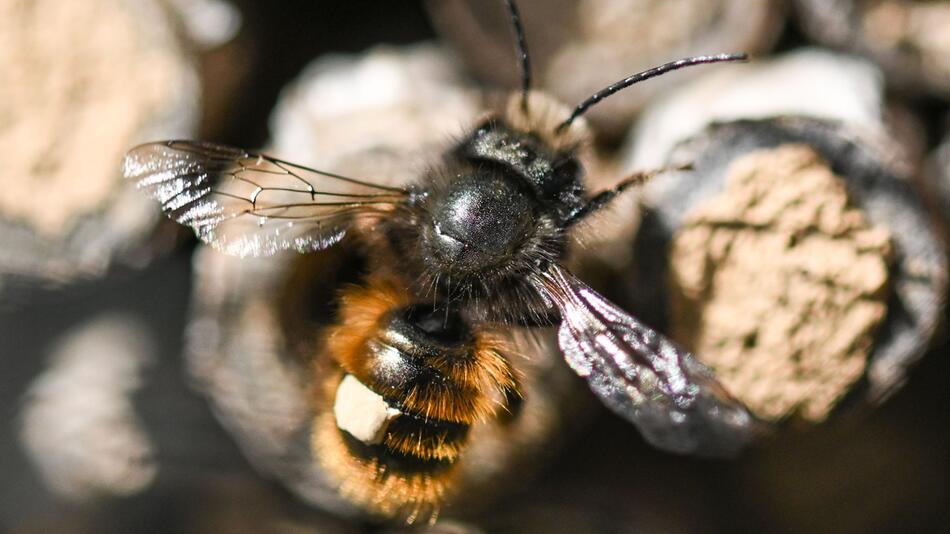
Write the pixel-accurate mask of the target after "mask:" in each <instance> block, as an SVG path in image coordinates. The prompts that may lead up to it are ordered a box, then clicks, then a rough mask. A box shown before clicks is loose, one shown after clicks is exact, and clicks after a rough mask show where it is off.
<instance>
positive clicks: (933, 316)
mask: <svg viewBox="0 0 950 534" xmlns="http://www.w3.org/2000/svg"><path fill="white" fill-rule="evenodd" d="M749 158H753V159H751V160H750V159H749ZM670 159H671V161H675V162H680V163H682V162H686V161H691V162H693V165H694V167H695V170H694V171H691V172H684V173H677V174H673V175H669V176H665V177H662V178H660V179H657V180H656V181H655V182H653V183H651V184H649V185H648V186H647V188H646V190H645V197H646V201H647V203H648V204H649V205H650V206H651V209H650V210H649V212H648V213H647V214H646V215H645V217H644V220H643V222H642V225H641V229H640V233H639V235H638V238H637V241H636V244H635V247H634V250H635V254H634V257H635V258H636V259H635V264H636V267H635V276H634V277H633V278H634V279H635V283H634V284H633V285H632V289H631V294H632V295H633V298H632V304H631V306H633V308H634V309H639V310H649V311H650V319H651V320H653V321H655V322H656V323H657V324H661V325H664V326H665V327H666V328H668V329H669V330H670V331H671V332H672V333H673V335H674V337H675V338H676V339H678V341H680V342H682V343H684V344H686V345H687V346H693V348H694V349H696V350H697V352H698V356H699V357H700V358H701V359H703V360H704V361H706V362H707V363H709V364H710V365H712V366H713V367H714V368H715V369H716V370H717V372H718V375H719V378H720V379H721V380H723V381H724V383H725V384H726V386H727V387H730V388H731V392H732V393H733V394H734V395H736V396H737V397H738V398H740V399H743V400H745V401H746V402H748V403H749V404H750V406H751V407H752V409H753V410H754V411H756V413H758V414H759V415H760V416H762V417H764V418H766V419H771V420H776V421H777V420H781V419H783V418H786V417H788V416H790V415H794V416H797V417H799V418H801V419H805V420H809V421H812V422H817V421H821V420H823V419H824V418H825V417H827V416H828V415H829V414H830V413H831V412H832V411H833V409H834V406H835V404H836V403H837V402H838V401H839V400H840V399H842V398H844V397H846V396H847V397H849V398H850V399H851V400H852V401H853V402H852V403H851V404H852V405H863V406H868V405H873V404H876V403H879V402H881V401H882V400H884V399H885V398H887V397H888V396H889V395H891V394H893V392H894V391H896V390H897V389H899V388H900V387H901V386H902V385H903V383H904V382H905V381H906V379H907V374H908V372H909V371H910V369H911V368H912V367H913V365H914V364H915V363H916V362H917V360H918V359H919V358H920V357H921V356H922V355H923V354H924V352H925V351H926V350H927V348H928V347H929V345H930V342H931V339H932V337H933V335H934V332H935V331H936V329H937V326H938V324H939V322H940V320H941V318H942V311H943V307H944V304H945V302H944V301H945V295H946V285H947V262H946V257H945V254H944V250H943V248H942V247H941V244H940V243H939V241H938V240H937V237H936V235H935V232H934V228H933V227H932V225H931V221H930V219H929V216H928V214H927V212H926V210H925V209H924V207H923V205H922V203H921V201H920V199H919V198H918V196H917V194H916V192H915V190H914V189H913V187H912V186H911V184H910V183H909V181H908V179H907V178H906V177H905V176H902V175H901V174H899V173H898V172H897V171H895V169H894V167H893V166H891V165H890V164H889V162H890V161H893V160H891V159H889V158H888V151H887V143H886V141H882V140H881V139H880V138H876V137H875V136H869V135H867V133H866V132H861V131H859V130H856V129H855V128H851V127H848V126H843V125H841V124H839V123H832V122H827V121H821V120H817V119H807V118H793V117H790V118H785V119H768V120H758V121H735V122H730V123H723V124H719V125H713V126H711V127H709V128H708V129H707V130H706V131H705V132H703V133H702V134H701V135H699V136H697V137H696V138H694V139H692V140H691V141H688V142H685V143H683V144H681V145H680V146H678V147H677V149H676V150H674V152H673V153H672V154H671V156H670ZM779 178H780V179H779ZM777 179H778V181H776V180H777ZM822 183H823V185H821V184H822ZM743 184H744V185H743ZM835 184H837V185H835ZM802 188H806V189H802ZM783 240H784V241H783ZM842 262H843V263H842ZM885 266H886V268H885ZM763 298H764V299H766V300H765V301H763ZM878 321H879V324H878ZM817 353H823V358H817V359H815V358H814V357H815V356H816V354H817ZM865 360H866V363H865ZM846 375H849V376H850V379H849V380H844V381H842V380H839V379H840V378H841V377H842V376H846ZM829 378H830V379H829Z"/></svg>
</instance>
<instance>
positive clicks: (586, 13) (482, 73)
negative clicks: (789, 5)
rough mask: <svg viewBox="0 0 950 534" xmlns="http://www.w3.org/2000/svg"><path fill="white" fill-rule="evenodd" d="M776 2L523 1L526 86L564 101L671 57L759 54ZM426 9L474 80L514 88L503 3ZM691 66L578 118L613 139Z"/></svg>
mask: <svg viewBox="0 0 950 534" xmlns="http://www.w3.org/2000/svg"><path fill="white" fill-rule="evenodd" d="M486 4H490V5H486ZM495 4H497V5H495ZM779 4H780V2H776V1H771V0H753V1H748V2H731V1H728V0H716V1H704V0H676V1H667V0H583V1H579V2H577V1H568V0H557V1H553V2H552V1H547V0H522V1H521V2H519V3H518V6H519V8H520V11H521V18H522V20H523V22H524V25H525V30H526V33H527V40H528V48H529V50H530V52H531V59H532V62H533V65H534V78H535V87H536V88H537V89H541V90H544V91H548V92H550V93H552V94H553V95H554V96H556V97H558V98H559V99H561V100H563V101H564V102H566V103H568V104H571V105H573V104H576V103H579V102H581V101H582V100H583V99H584V98H586V97H588V96H589V95H591V94H592V93H594V92H595V91H597V90H599V89H601V88H603V87H605V86H607V85H608V84H610V83H612V82H614V81H616V80H619V79H621V78H623V77H624V76H628V75H630V74H632V73H634V72H638V71H641V70H644V69H647V68H650V67H653V66H656V65H658V64H661V63H665V62H667V61H672V60H675V59H679V58H680V57H685V56H689V55H701V54H715V53H721V52H748V53H750V54H753V55H756V54H761V53H762V52H765V51H767V50H768V49H769V48H770V47H771V45H772V43H773V42H774V41H775V39H776V37H777V34H778V28H779V26H780V24H781V23H782V20H783V18H784V12H783V10H782V9H780V8H779ZM428 7H429V10H430V12H431V14H432V17H433V20H434V22H435V25H436V28H437V30H439V32H440V33H441V34H442V36H443V37H444V38H445V39H446V40H447V41H448V42H450V43H452V44H453V45H454V47H455V49H456V50H457V51H458V53H459V55H460V56H461V57H462V58H463V60H464V61H465V62H466V64H467V65H468V66H469V68H470V69H471V71H472V72H473V73H474V74H475V75H476V77H477V78H479V79H480V80H482V81H484V82H486V83H488V84H493V85H496V86H502V87H505V88H507V89H514V88H516V87H518V84H519V82H518V80H519V71H518V64H517V61H516V59H515V55H514V52H513V49H514V42H513V36H512V31H511V25H510V23H509V21H508V18H507V14H506V12H505V10H504V8H503V4H502V2H489V3H486V2H481V1H474V0H438V1H431V2H429V3H428ZM700 70H702V69H688V70H685V71H682V72H678V73H676V74H671V75H667V76H663V77H662V78H658V79H656V80H651V81H649V82H647V83H644V84H643V85H640V86H637V88H635V89H630V90H628V91H626V92H625V93H624V95H623V96H622V97H616V98H611V99H608V100H606V101H604V102H603V103H601V104H599V105H598V106H597V107H596V108H593V109H592V110H591V112H590V113H589V114H588V115H587V116H588V117H589V118H590V120H591V121H592V123H593V124H594V125H595V126H596V127H597V130H598V134H599V135H602V136H604V137H608V138H609V137H613V138H616V137H618V136H619V135H620V134H622V133H623V131H624V130H625V129H626V128H627V126H628V125H629V123H630V121H631V120H632V119H633V117H634V115H635V114H636V113H637V111H639V110H640V109H642V108H643V107H644V105H645V104H646V103H647V102H648V101H649V100H650V99H651V98H653V97H655V96H657V95H661V94H663V93H664V92H666V91H669V90H670V89H671V88H673V87H676V86H677V85H679V84H681V83H683V81H684V80H687V79H690V78H692V77H695V76H696V75H697V73H698V71H700Z"/></svg>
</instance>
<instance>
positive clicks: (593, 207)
mask: <svg viewBox="0 0 950 534" xmlns="http://www.w3.org/2000/svg"><path fill="white" fill-rule="evenodd" d="M692 168H693V165H692V164H686V165H677V166H673V167H661V168H659V169H653V170H650V171H637V172H635V173H633V174H630V175H628V176H627V177H626V178H624V179H623V180H621V181H620V183H618V184H617V185H615V186H614V187H613V189H608V190H606V191H601V192H600V193H597V194H596V195H594V196H593V197H592V198H591V199H590V200H588V201H587V203H586V204H584V205H583V206H581V208H580V209H578V210H577V211H575V212H574V213H572V214H571V215H570V216H569V217H568V218H567V220H566V221H565V225H566V226H573V225H575V224H577V223H578V222H580V221H582V220H583V219H584V218H586V217H587V216H588V215H590V214H591V213H594V212H596V211H598V210H600V209H601V208H603V207H604V206H606V205H607V204H609V203H610V201H611V200H613V199H614V198H615V197H616V196H617V195H619V194H621V193H623V192H624V191H626V190H627V189H628V188H629V187H631V186H634V185H641V184H644V183H646V182H647V180H650V179H651V178H653V177H654V176H656V175H657V174H663V173H665V172H670V171H688V170H691V169H692Z"/></svg>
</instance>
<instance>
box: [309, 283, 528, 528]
mask: <svg viewBox="0 0 950 534" xmlns="http://www.w3.org/2000/svg"><path fill="white" fill-rule="evenodd" d="M340 312H341V316H340V321H339V322H338V324H337V325H336V326H334V327H332V328H331V329H330V330H329V331H328V332H327V338H326V340H327V341H326V347H325V348H326V351H327V354H328V356H330V358H331V361H330V362H329V363H331V367H332V370H330V371H329V372H324V373H323V374H322V378H323V380H324V381H323V384H324V386H325V387H324V388H323V389H322V391H323V394H324V395H326V397H325V400H327V401H329V402H328V404H329V405H330V406H332V408H333V409H332V410H324V411H323V413H321V414H320V415H319V416H318V417H317V419H316V420H315V422H314V435H313V440H314V441H313V450H314V452H315V455H316V456H317V458H318V459H319V461H320V462H321V464H322V465H323V467H324V468H325V469H326V470H327V471H328V472H329V473H330V474H331V475H332V476H333V478H335V479H336V481H337V483H338V484H339V489H340V491H341V492H342V493H343V494H344V495H345V496H347V498H348V499H350V500H351V501H353V502H355V503H357V504H360V505H362V506H363V507H365V508H366V509H368V510H370V511H372V512H375V513H379V514H382V515H386V516H394V515H405V516H407V517H414V518H415V517H422V516H424V515H426V514H430V515H431V514H435V513H436V512H437V510H438V509H439V507H440V506H441V505H442V503H444V502H445V500H446V498H447V497H448V495H449V494H450V493H451V490H452V488H454V487H455V480H456V478H457V474H458V473H459V472H461V470H460V469H457V467H458V465H459V463H460V461H461V460H462V459H463V458H464V452H465V448H466V446H467V445H468V439H469V433H470V429H471V427H472V426H473V425H476V424H481V423H486V422H489V421H491V420H494V419H496V415H497V413H496V412H498V410H499V407H502V406H507V403H506V402H505V400H506V399H507V398H508V396H509V394H514V395H517V393H518V391H517V390H518V388H517V384H516V381H515V378H514V375H513V372H512V370H511V368H510V366H509V365H508V362H507V360H506V359H505V357H504V356H503V355H502V354H503V349H502V346H501V344H500V342H499V341H497V340H496V338H495V337H494V336H492V335H490V334H487V333H485V332H482V331H473V330H471V329H470V327H469V325H468V324H466V323H465V322H464V321H463V320H462V319H461V317H459V316H458V315H455V314H446V313H444V310H443V311H441V312H438V313H434V311H433V310H432V309H431V308H428V307H426V306H424V305H413V304H412V303H411V301H410V299H409V297H408V296H407V295H406V294H405V291H404V290H399V289H397V286H395V285H394V284H391V283H385V282H382V281H380V280H378V279H370V280H369V285H368V287H364V288H359V287H355V288H352V289H350V290H348V291H347V292H346V293H344V295H343V298H342V306H341V309H340ZM324 371H326V370H324Z"/></svg>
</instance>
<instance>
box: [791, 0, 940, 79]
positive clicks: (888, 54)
mask: <svg viewBox="0 0 950 534" xmlns="http://www.w3.org/2000/svg"><path fill="white" fill-rule="evenodd" d="M795 7H796V8H797V9H796V11H797V13H798V16H799V19H800V20H801V24H802V27H803V29H804V30H805V32H806V33H807V34H808V36H809V37H811V38H813V39H815V40H816V41H818V42H820V43H822V44H825V45H828V46H831V47H835V48H838V49H842V50H847V51H849V52H854V53H857V54H860V55H862V56H865V57H868V58H870V59H872V60H873V61H874V62H875V63H877V64H878V65H880V66H881V68H882V69H883V70H884V72H886V73H887V77H888V83H889V84H890V85H892V86H894V87H896V88H899V89H902V90H904V91H911V92H918V93H919V92H926V93H931V94H935V95H941V96H943V97H947V96H950V59H948V58H950V4H948V3H946V2H928V1H917V0H915V1H903V0H901V1H896V0H885V1H880V2H868V1H863V0H842V1H836V2H826V1H824V0H796V2H795Z"/></svg>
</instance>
